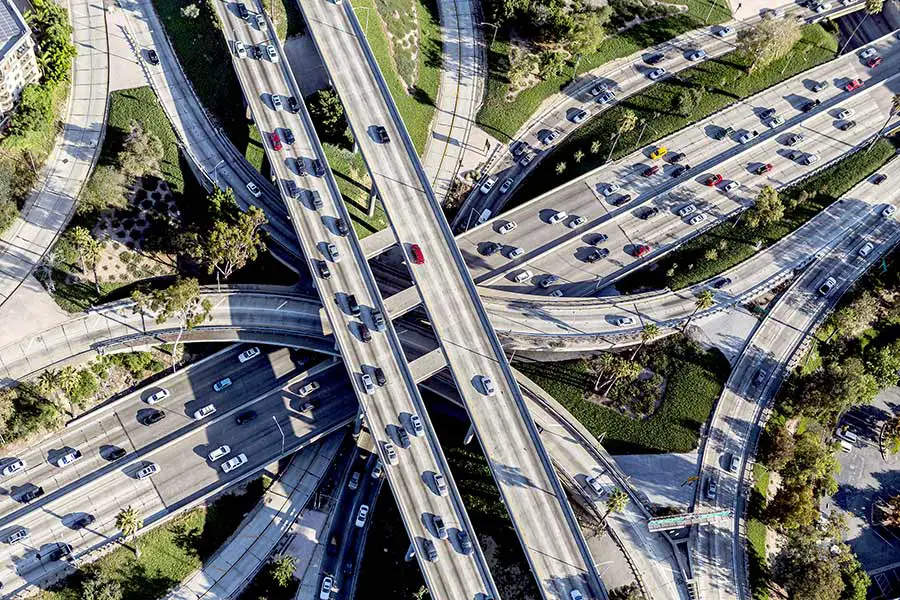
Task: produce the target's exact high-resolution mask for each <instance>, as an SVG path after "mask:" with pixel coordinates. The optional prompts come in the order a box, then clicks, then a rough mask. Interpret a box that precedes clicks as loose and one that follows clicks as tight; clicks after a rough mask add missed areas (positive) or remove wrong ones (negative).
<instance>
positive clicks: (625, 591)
mask: <svg viewBox="0 0 900 600" xmlns="http://www.w3.org/2000/svg"><path fill="white" fill-rule="evenodd" d="M609 600H644V594H642V593H641V588H640V587H639V586H638V584H636V583H631V584H629V585H623V586H621V587H617V588H615V589H614V590H612V591H610V592H609Z"/></svg>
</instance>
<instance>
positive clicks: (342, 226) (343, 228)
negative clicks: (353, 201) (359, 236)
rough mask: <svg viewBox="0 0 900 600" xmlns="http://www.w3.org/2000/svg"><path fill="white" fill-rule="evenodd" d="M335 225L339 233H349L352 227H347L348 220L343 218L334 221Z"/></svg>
mask: <svg viewBox="0 0 900 600" xmlns="http://www.w3.org/2000/svg"><path fill="white" fill-rule="evenodd" d="M334 226H335V228H337V231H338V233H339V234H341V235H347V234H348V233H350V228H349V227H347V221H345V220H343V219H340V218H338V219H337V220H336V221H335V222H334Z"/></svg>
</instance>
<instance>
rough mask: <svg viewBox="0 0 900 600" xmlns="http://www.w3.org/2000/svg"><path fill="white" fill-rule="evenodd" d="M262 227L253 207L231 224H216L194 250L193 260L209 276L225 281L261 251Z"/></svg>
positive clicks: (260, 216) (262, 215)
mask: <svg viewBox="0 0 900 600" xmlns="http://www.w3.org/2000/svg"><path fill="white" fill-rule="evenodd" d="M266 223H267V220H266V215H265V213H264V212H263V211H262V210H260V209H259V208H257V207H255V206H251V207H250V208H249V210H248V211H247V212H245V213H241V214H240V216H238V218H237V220H236V222H234V223H230V222H227V221H216V222H215V224H214V225H213V230H212V231H211V232H210V233H209V235H208V236H206V237H205V238H204V239H203V240H199V243H198V244H197V245H196V246H194V253H193V254H194V257H195V258H197V259H200V260H202V261H204V262H205V263H206V265H207V271H208V272H209V273H210V274H212V273H214V272H215V271H218V272H219V273H220V274H221V275H222V277H223V278H224V279H228V278H229V277H231V275H232V274H233V273H234V272H235V271H236V270H238V269H242V268H243V267H244V266H246V265H247V263H248V262H252V261H254V260H256V257H257V256H258V254H259V251H260V250H264V249H265V247H266V245H265V243H264V242H263V240H262V235H261V231H260V229H261V228H262V226H263V225H265V224H266Z"/></svg>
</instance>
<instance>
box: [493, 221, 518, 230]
mask: <svg viewBox="0 0 900 600" xmlns="http://www.w3.org/2000/svg"><path fill="white" fill-rule="evenodd" d="M518 226H519V224H518V223H516V222H515V221H507V222H506V223H504V224H503V225H501V226H500V227H499V228H498V229H497V232H498V233H509V232H510V231H512V230H513V229H515V228H516V227H518Z"/></svg>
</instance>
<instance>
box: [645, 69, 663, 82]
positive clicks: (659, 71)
mask: <svg viewBox="0 0 900 600" xmlns="http://www.w3.org/2000/svg"><path fill="white" fill-rule="evenodd" d="M665 74H666V70H665V69H663V68H662V67H659V68H657V69H653V70H652V71H650V74H649V75H647V77H649V78H650V79H651V80H652V81H656V80H657V79H659V78H660V77H662V76H663V75H665Z"/></svg>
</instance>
